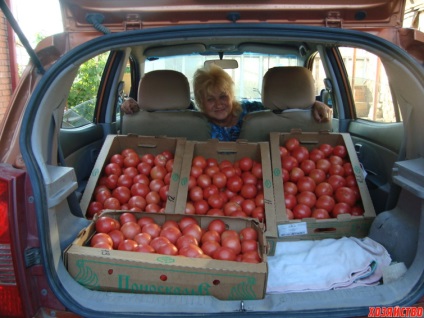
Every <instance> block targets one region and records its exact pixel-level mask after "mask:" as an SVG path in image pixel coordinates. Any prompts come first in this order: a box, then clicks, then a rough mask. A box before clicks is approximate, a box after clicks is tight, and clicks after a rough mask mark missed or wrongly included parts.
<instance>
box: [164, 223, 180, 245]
mask: <svg viewBox="0 0 424 318" xmlns="http://www.w3.org/2000/svg"><path fill="white" fill-rule="evenodd" d="M177 226H178V225H177ZM159 235H160V236H163V237H166V238H167V239H168V240H169V241H170V242H171V243H172V244H176V243H177V240H178V239H179V238H180V236H182V235H183V234H182V233H181V231H180V229H179V228H178V227H175V226H167V227H165V228H164V227H163V226H162V231H161V232H160V234H159Z"/></svg>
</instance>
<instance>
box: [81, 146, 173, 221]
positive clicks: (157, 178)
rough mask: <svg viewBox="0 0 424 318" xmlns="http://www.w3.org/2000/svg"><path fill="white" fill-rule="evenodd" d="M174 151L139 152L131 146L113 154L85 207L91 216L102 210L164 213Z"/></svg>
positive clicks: (89, 216)
mask: <svg viewBox="0 0 424 318" xmlns="http://www.w3.org/2000/svg"><path fill="white" fill-rule="evenodd" d="M173 164H174V154H173V153H172V152H171V151H168V150H166V151H163V152H161V153H159V154H156V155H153V154H151V153H146V154H144V155H139V154H137V152H136V151H135V150H134V149H132V148H126V149H124V150H122V151H121V152H120V153H116V154H113V155H112V156H111V158H110V160H109V162H107V163H106V165H105V166H104V169H103V173H102V175H101V177H100V178H99V181H98V183H97V186H96V188H95V189H94V192H93V199H92V201H91V202H90V204H89V206H88V209H87V217H88V218H92V217H93V216H94V215H95V214H96V213H99V212H101V211H102V210H104V209H111V210H130V211H134V212H164V209H165V205H166V201H167V196H168V191H169V185H170V182H171V174H172V169H173Z"/></svg>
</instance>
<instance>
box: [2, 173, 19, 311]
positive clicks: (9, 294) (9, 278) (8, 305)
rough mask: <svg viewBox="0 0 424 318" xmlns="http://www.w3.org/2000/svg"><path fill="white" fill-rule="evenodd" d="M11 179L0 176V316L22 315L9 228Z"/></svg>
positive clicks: (11, 194)
mask: <svg viewBox="0 0 424 318" xmlns="http://www.w3.org/2000/svg"><path fill="white" fill-rule="evenodd" d="M13 181H14V179H13V178H8V177H7V176H4V175H3V176H2V177H0V317H23V316H24V310H23V306H22V301H21V296H20V292H19V286H18V284H17V280H16V276H15V268H14V257H13V253H12V247H11V243H12V242H11V235H10V228H9V210H10V209H12V208H13V207H12V206H11V205H12V204H13V201H14V200H13V195H14V193H13Z"/></svg>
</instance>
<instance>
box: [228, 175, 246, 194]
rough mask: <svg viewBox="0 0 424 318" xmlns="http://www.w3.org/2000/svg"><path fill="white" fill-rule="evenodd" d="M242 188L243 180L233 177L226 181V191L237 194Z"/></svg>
mask: <svg viewBox="0 0 424 318" xmlns="http://www.w3.org/2000/svg"><path fill="white" fill-rule="evenodd" d="M242 186H243V180H242V179H241V178H240V177H239V176H233V177H230V178H228V180H227V189H228V190H230V191H232V192H236V193H237V192H239V191H240V190H241V187H242Z"/></svg>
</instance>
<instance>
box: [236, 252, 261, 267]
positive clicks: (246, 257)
mask: <svg viewBox="0 0 424 318" xmlns="http://www.w3.org/2000/svg"><path fill="white" fill-rule="evenodd" d="M241 261H242V262H245V263H254V264H257V263H260V262H261V257H260V256H259V253H258V251H248V252H246V253H243V254H242V256H241Z"/></svg>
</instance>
